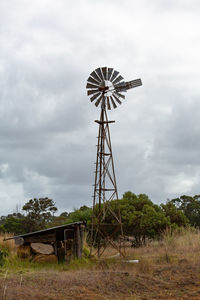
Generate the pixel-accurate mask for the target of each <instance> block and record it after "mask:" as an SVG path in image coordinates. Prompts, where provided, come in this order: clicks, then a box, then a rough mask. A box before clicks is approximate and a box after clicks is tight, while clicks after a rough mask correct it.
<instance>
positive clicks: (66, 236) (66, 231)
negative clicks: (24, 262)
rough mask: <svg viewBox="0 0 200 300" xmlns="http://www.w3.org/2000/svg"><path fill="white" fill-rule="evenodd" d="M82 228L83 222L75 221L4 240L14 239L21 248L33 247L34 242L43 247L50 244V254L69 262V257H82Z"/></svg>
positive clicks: (83, 226)
mask: <svg viewBox="0 0 200 300" xmlns="http://www.w3.org/2000/svg"><path fill="white" fill-rule="evenodd" d="M84 228H85V224H84V222H75V223H70V224H65V225H61V226H56V227H52V228H48V229H44V230H40V231H35V232H30V233H26V234H20V235H17V236H13V237H11V238H7V239H5V240H9V239H14V240H15V244H16V245H18V246H19V247H21V248H23V247H24V248H25V247H30V248H32V249H34V246H36V244H37V245H41V248H42V246H44V247H43V248H45V246H47V245H50V246H51V248H52V253H51V254H53V255H54V256H56V257H57V259H58V261H63V260H65V261H66V262H69V261H70V260H71V258H81V257H82V251H83V237H84ZM50 246H49V247H50ZM32 252H33V251H32ZM36 254H38V253H36ZM40 254H44V253H40Z"/></svg>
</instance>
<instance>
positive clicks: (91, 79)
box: [87, 77, 100, 85]
mask: <svg viewBox="0 0 200 300" xmlns="http://www.w3.org/2000/svg"><path fill="white" fill-rule="evenodd" d="M87 81H89V82H91V83H94V84H97V85H99V84H100V82H98V81H96V80H95V79H94V78H92V77H89V78H88V80H87Z"/></svg>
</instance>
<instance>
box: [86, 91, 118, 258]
mask: <svg viewBox="0 0 200 300" xmlns="http://www.w3.org/2000/svg"><path fill="white" fill-rule="evenodd" d="M103 97H105V96H104V95H103ZM95 122H96V123H97V124H98V125H99V131H98V142H97V156H96V170H95V183H94V194H93V215H92V224H91V240H92V241H93V242H94V237H95V235H96V234H97V233H99V235H101V237H102V238H103V239H104V240H105V241H106V243H105V245H104V247H103V250H102V249H101V248H102V247H101V245H100V242H99V241H98V244H97V254H98V257H100V256H101V255H102V254H103V252H104V251H105V249H106V247H107V245H108V244H110V245H111V246H112V247H114V248H115V249H117V250H118V251H119V252H120V253H121V254H122V252H121V246H118V245H117V244H116V243H115V242H114V240H113V236H114V234H115V233H116V232H117V231H119V232H120V235H122V236H123V228H122V222H121V214H120V210H119V211H118V213H117V214H116V213H115V212H114V211H113V210H112V208H111V206H110V203H109V202H110V201H111V200H114V199H116V200H117V199H118V191H117V183H116V176H115V169H114V161H113V154H112V145H111V138H110V129H109V124H111V123H114V122H115V121H109V120H108V115H107V112H106V108H105V107H103V106H102V107H101V113H100V120H95ZM97 206H98V213H97V214H96V215H95V210H96V207H97ZM107 211H109V212H110V213H111V214H112V215H113V218H114V220H115V224H104V219H105V215H106V212H107ZM95 220H97V224H96V222H95ZM109 225H112V226H115V227H116V228H115V229H114V230H113V232H112V234H111V235H110V236H109V235H108V234H107V232H106V230H105V229H102V227H105V228H106V226H109ZM92 249H93V244H92V245H91V249H90V253H91V254H92V251H93V250H92Z"/></svg>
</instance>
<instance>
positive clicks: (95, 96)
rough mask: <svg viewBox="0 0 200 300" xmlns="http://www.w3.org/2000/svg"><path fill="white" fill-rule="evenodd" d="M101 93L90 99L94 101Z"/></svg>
mask: <svg viewBox="0 0 200 300" xmlns="http://www.w3.org/2000/svg"><path fill="white" fill-rule="evenodd" d="M100 95H101V93H100V92H99V93H97V94H95V95H94V96H92V97H91V98H90V101H91V102H92V101H94V100H95V99H96V98H97V97H99V96H100Z"/></svg>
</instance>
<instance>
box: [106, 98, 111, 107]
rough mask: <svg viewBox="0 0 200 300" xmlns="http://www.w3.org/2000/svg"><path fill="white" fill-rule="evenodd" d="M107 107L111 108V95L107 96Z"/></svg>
mask: <svg viewBox="0 0 200 300" xmlns="http://www.w3.org/2000/svg"><path fill="white" fill-rule="evenodd" d="M107 107H108V109H109V110H111V107H110V100H109V97H108V96H107Z"/></svg>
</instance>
